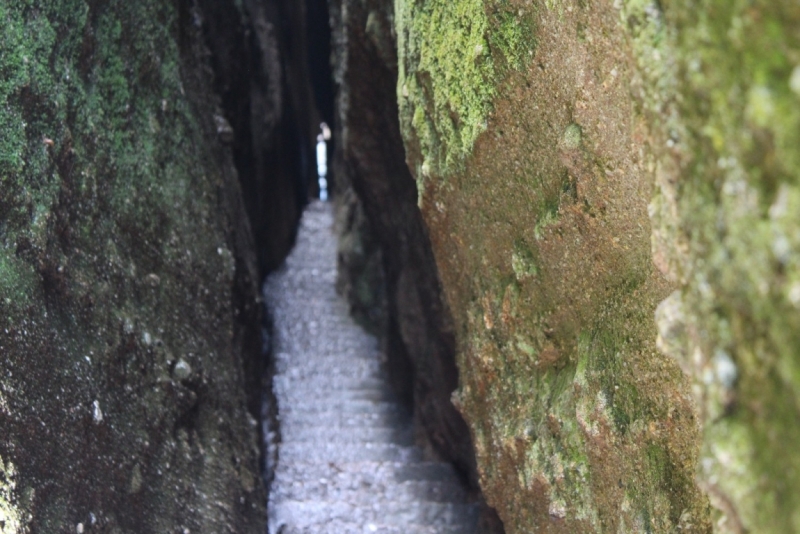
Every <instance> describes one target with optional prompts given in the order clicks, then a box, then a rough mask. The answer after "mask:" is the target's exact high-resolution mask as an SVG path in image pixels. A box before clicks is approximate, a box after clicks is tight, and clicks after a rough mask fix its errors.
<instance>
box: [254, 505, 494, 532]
mask: <svg viewBox="0 0 800 534" xmlns="http://www.w3.org/2000/svg"><path fill="white" fill-rule="evenodd" d="M276 505H277V506H274V507H273V511H274V515H272V517H271V518H270V523H271V524H273V525H276V526H278V528H280V527H279V526H280V525H291V526H293V527H295V528H308V527H310V526H312V525H318V524H326V523H330V522H332V521H341V522H350V523H356V524H361V525H370V524H372V525H376V526H377V525H378V524H381V525H387V526H390V525H396V526H405V525H409V524H411V525H414V524H418V525H431V526H441V527H444V526H447V527H458V528H470V527H472V528H474V527H475V526H476V525H477V522H478V516H479V515H480V510H479V508H478V507H477V506H474V505H469V504H453V503H436V502H426V501H421V502H411V503H406V502H394V501H375V502H373V503H372V505H371V506H369V507H368V506H363V505H358V504H353V503H349V502H344V501H293V500H291V501H290V500H286V501H280V502H279V503H276Z"/></svg>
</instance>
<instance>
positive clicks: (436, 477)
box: [264, 203, 479, 534]
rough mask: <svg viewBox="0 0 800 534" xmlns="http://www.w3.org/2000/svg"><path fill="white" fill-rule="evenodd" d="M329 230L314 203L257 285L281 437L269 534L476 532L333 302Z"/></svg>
mask: <svg viewBox="0 0 800 534" xmlns="http://www.w3.org/2000/svg"><path fill="white" fill-rule="evenodd" d="M332 225H333V213H332V208H331V207H330V205H328V204H322V203H314V204H312V205H311V206H310V207H309V208H308V209H307V211H306V212H305V214H304V216H303V219H302V223H301V227H300V231H299V234H298V238H297V244H296V246H295V249H294V250H293V252H292V253H291V254H290V256H289V258H288V259H287V261H286V264H285V265H284V266H283V267H282V268H281V269H280V270H279V271H277V272H276V273H274V274H273V275H272V276H271V277H270V278H269V279H268V280H267V283H266V285H265V291H264V293H265V297H266V299H267V304H268V307H269V308H270V311H271V314H272V318H273V325H274V335H273V350H274V354H275V377H274V383H273V385H274V391H275V395H276V397H277V400H278V409H279V417H280V430H281V443H280V444H279V448H278V464H277V468H276V471H275V479H274V481H273V483H272V487H271V495H270V505H269V509H270V512H269V532H270V533H271V534H276V533H282V534H288V533H301V532H304V533H306V532H307V533H325V532H336V533H355V532H385V533H390V532H391V533H394V532H397V533H400V532H403V533H431V534H433V533H442V534H444V533H448V534H450V533H453V534H455V533H468V532H475V529H476V524H477V520H478V515H479V507H478V506H477V505H475V504H472V503H470V500H469V498H468V495H467V493H466V492H465V490H464V488H463V487H462V485H461V482H460V480H459V478H458V477H457V475H456V473H455V471H454V469H453V468H452V466H451V465H450V464H447V463H445V462H441V461H436V460H435V459H432V458H430V457H428V456H426V454H425V453H424V452H423V449H422V448H421V447H419V446H417V445H415V441H414V427H413V422H412V418H411V414H410V413H408V411H407V410H406V408H405V407H404V406H403V405H402V404H401V403H399V402H397V401H396V399H395V398H394V396H393V394H392V393H391V388H390V387H389V384H388V381H387V379H386V377H385V370H384V366H383V363H382V352H381V350H380V348H379V346H378V342H377V340H376V339H375V338H374V337H372V336H371V335H369V334H368V333H366V332H365V331H364V330H362V329H361V327H359V326H358V325H357V324H356V323H355V321H354V320H353V319H352V318H351V317H350V315H349V314H348V306H347V304H346V302H345V301H344V300H343V299H342V298H341V297H339V296H338V295H337V294H336V291H335V280H336V240H335V238H334V235H333V233H332V232H333V230H332Z"/></svg>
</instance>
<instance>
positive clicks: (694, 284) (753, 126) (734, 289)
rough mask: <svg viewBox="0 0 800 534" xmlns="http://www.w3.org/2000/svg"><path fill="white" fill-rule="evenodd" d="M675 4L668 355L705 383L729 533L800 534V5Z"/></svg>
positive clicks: (715, 493) (710, 458)
mask: <svg viewBox="0 0 800 534" xmlns="http://www.w3.org/2000/svg"><path fill="white" fill-rule="evenodd" d="M662 4H663V18H662V22H663V25H664V27H665V28H666V31H665V32H664V39H663V43H662V44H661V45H659V46H657V47H654V48H653V50H660V51H662V53H663V54H666V56H665V57H669V58H670V61H669V62H667V63H666V65H665V67H664V68H662V71H661V72H660V73H658V72H656V71H652V73H651V74H653V76H652V78H651V81H650V82H649V83H650V85H661V86H663V87H669V88H670V89H671V90H670V91H669V92H667V93H662V94H661V95H659V94H657V93H656V94H654V96H655V97H656V98H653V99H652V101H651V102H649V112H651V113H652V112H653V110H654V109H655V110H656V113H658V114H659V115H661V116H663V117H665V120H664V121H663V123H662V124H661V125H660V126H661V131H660V138H661V143H660V146H661V147H663V150H662V151H661V153H660V154H659V159H658V169H657V177H658V189H657V192H656V196H655V199H654V201H653V210H652V212H653V223H654V225H653V231H654V234H653V235H654V240H653V243H654V252H655V257H656V258H657V260H658V264H659V267H660V268H661V269H662V270H663V271H664V272H665V273H667V274H668V275H669V276H671V277H672V278H673V279H674V280H676V281H677V282H678V283H679V286H680V290H679V291H678V292H676V293H674V294H673V295H672V296H671V297H670V299H669V300H667V301H665V302H664V304H663V305H662V306H660V308H659V313H658V314H657V319H658V323H659V331H660V338H659V343H660V346H661V347H662V348H663V349H664V350H665V352H667V353H668V354H670V355H672V356H674V357H675V358H676V360H677V361H679V362H681V363H682V364H683V366H684V368H685V370H686V371H687V372H688V373H689V374H690V375H691V376H692V377H693V379H694V391H695V394H696V398H697V401H698V406H699V409H700V412H701V415H702V420H703V426H704V431H703V448H702V453H701V459H700V464H699V467H698V474H699V479H700V480H701V483H702V485H703V487H704V489H705V490H706V491H707V492H708V494H709V497H710V500H711V503H712V505H714V508H715V512H714V514H715V517H716V519H715V524H716V525H718V530H719V531H720V532H733V533H739V532H764V533H779V532H796V531H798V529H800V513H798V510H799V509H800V502H798V499H800V497H798V496H799V495H800V453H798V449H797V447H794V446H790V445H788V444H790V443H796V442H797V441H798V439H800V427H798V425H797V421H798V417H799V416H800V408H798V405H797V402H796V398H797V396H798V393H799V392H800V373H799V372H798V370H800V367H798V361H800V360H799V359H798V347H800V186H799V185H798V184H799V182H798V178H800V155H799V154H800V153H798V150H797V147H798V146H800V30H798V28H800V6H799V5H798V4H797V2H793V1H788V0H777V1H769V2H767V1H756V2H746V3H745V2H723V1H714V0H704V1H700V2H688V1H672V0H671V1H666V2H662ZM647 62H648V60H647V58H646V57H645V59H644V61H643V63H647ZM670 93H671V94H677V95H679V97H680V98H678V99H673V98H670ZM659 96H661V97H663V98H658V97H659Z"/></svg>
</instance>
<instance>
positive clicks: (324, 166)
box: [317, 122, 331, 201]
mask: <svg viewBox="0 0 800 534" xmlns="http://www.w3.org/2000/svg"><path fill="white" fill-rule="evenodd" d="M319 126H320V129H321V130H322V133H320V134H319V135H317V176H319V199H320V200H322V201H325V200H328V178H327V177H328V144H327V143H326V142H325V141H327V140H329V139H330V138H331V129H330V128H328V125H327V124H325V123H324V122H323V123H322V124H320V125H319Z"/></svg>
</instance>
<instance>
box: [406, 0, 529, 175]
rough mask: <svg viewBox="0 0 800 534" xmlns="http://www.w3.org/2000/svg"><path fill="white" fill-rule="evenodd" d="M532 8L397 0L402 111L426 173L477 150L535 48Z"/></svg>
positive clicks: (476, 1)
mask: <svg viewBox="0 0 800 534" xmlns="http://www.w3.org/2000/svg"><path fill="white" fill-rule="evenodd" d="M528 10H529V8H527V10H523V9H520V8H518V7H517V6H516V5H515V3H512V2H510V1H508V0H489V1H487V0H457V1H447V0H434V1H428V2H421V1H419V0H396V2H395V20H396V28H397V35H398V49H399V56H400V63H399V78H398V99H399V103H400V117H401V122H402V127H403V129H404V131H405V132H406V135H407V138H414V139H416V140H417V142H418V144H419V149H420V151H421V159H420V161H419V168H418V169H417V171H418V172H417V173H416V174H417V177H418V180H421V179H423V178H424V177H425V176H427V175H428V174H430V173H432V172H433V173H436V174H440V175H441V174H446V173H447V169H448V168H450V167H454V166H455V167H457V166H459V165H460V164H462V163H463V161H464V158H465V157H466V156H467V155H469V154H470V152H471V151H472V146H473V144H474V143H475V140H476V139H477V137H478V136H479V135H480V134H481V133H482V132H483V131H484V130H485V129H486V121H487V118H488V116H489V113H490V112H491V110H492V106H493V100H494V98H495V97H496V95H497V88H498V86H499V84H500V82H501V81H502V79H503V77H504V76H505V75H506V73H507V72H508V71H509V69H518V68H521V67H523V66H524V65H525V64H526V62H527V61H528V60H529V59H530V57H531V56H532V54H533V50H534V48H535V34H534V31H533V23H532V16H531V14H530V13H529V12H528Z"/></svg>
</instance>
